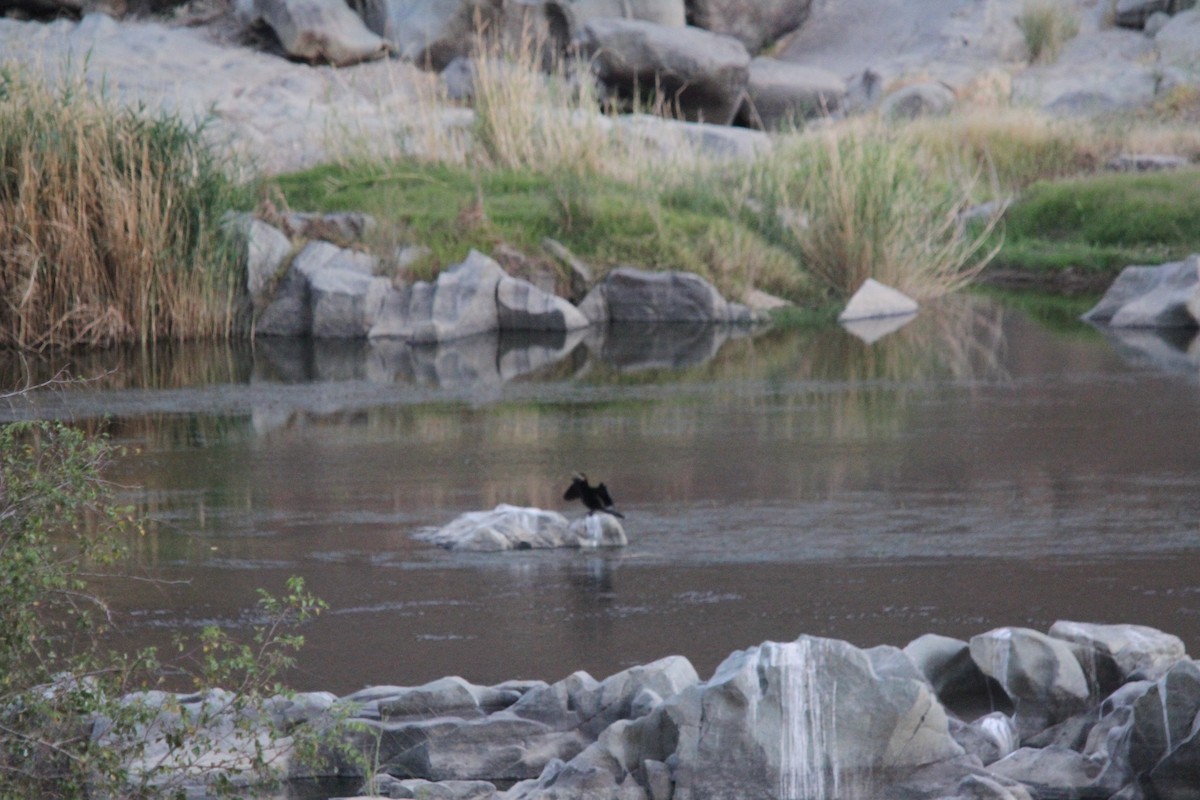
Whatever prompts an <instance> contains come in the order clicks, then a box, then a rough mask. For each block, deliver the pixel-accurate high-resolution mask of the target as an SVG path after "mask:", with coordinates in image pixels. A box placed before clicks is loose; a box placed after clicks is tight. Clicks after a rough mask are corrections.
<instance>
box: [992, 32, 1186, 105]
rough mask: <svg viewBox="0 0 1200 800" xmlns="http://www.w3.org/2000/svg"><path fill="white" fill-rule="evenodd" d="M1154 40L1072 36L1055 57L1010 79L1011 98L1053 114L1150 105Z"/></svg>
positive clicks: (1131, 35)
mask: <svg viewBox="0 0 1200 800" xmlns="http://www.w3.org/2000/svg"><path fill="white" fill-rule="evenodd" d="M1156 62H1157V52H1156V49H1155V46H1154V42H1153V41H1152V40H1151V39H1148V38H1147V37H1145V36H1143V35H1142V34H1141V33H1135V32H1132V31H1128V30H1121V29H1119V28H1114V29H1110V30H1101V31H1096V32H1093V33H1090V34H1088V35H1087V36H1078V37H1076V38H1074V39H1072V40H1071V41H1069V42H1067V43H1066V44H1065V45H1064V47H1063V50H1062V52H1061V53H1060V54H1059V57H1058V58H1057V59H1056V60H1055V61H1054V62H1052V63H1049V64H1038V65H1034V66H1032V67H1030V68H1029V69H1027V70H1025V71H1023V72H1021V73H1019V74H1017V75H1016V76H1014V78H1013V91H1012V94H1013V100H1014V101H1015V102H1018V103H1026V104H1032V105H1036V106H1039V107H1041V108H1043V109H1046V110H1049V111H1053V112H1056V113H1059V114H1095V113H1100V112H1106V111H1121V110H1125V109H1130V108H1136V107H1140V106H1144V105H1146V104H1148V103H1150V102H1153V100H1154V98H1155V97H1156V95H1157V92H1158V87H1159V83H1160V81H1161V78H1162V75H1161V69H1160V68H1159V67H1158V66H1157V64H1156Z"/></svg>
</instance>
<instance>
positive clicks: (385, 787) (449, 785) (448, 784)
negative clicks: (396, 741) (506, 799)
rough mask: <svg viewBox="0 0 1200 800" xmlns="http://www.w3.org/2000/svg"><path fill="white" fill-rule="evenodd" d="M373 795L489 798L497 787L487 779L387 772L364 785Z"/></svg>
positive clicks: (434, 799)
mask: <svg viewBox="0 0 1200 800" xmlns="http://www.w3.org/2000/svg"><path fill="white" fill-rule="evenodd" d="M362 793H363V794H369V795H370V796H372V797H392V798H402V799H403V800H407V799H408V798H421V800H490V798H493V797H496V796H497V795H498V793H497V792H496V787H495V785H494V784H491V783H488V782H487V781H427V780H423V779H421V778H407V779H401V778H393V777H392V776H391V775H388V774H387V773H386V772H385V773H383V774H382V775H377V776H375V777H374V778H373V779H372V780H371V781H370V783H368V784H367V785H366V786H364V787H363V789H362Z"/></svg>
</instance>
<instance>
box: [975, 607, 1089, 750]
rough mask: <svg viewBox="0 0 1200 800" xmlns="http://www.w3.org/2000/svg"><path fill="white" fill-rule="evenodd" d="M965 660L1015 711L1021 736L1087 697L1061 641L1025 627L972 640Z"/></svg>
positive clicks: (1063, 714) (1073, 710)
mask: <svg viewBox="0 0 1200 800" xmlns="http://www.w3.org/2000/svg"><path fill="white" fill-rule="evenodd" d="M970 648H971V658H972V659H974V661H975V663H976V664H977V665H978V666H979V669H980V670H981V671H982V672H983V674H984V675H986V676H988V677H989V678H992V679H993V680H995V681H996V682H997V683H999V684H1000V686H1001V687H1002V688H1003V689H1004V691H1005V692H1006V693H1007V694H1008V696H1009V697H1010V698H1011V699H1012V701H1013V703H1014V704H1015V707H1016V714H1015V720H1016V722H1017V727H1018V729H1019V730H1020V731H1021V734H1022V736H1028V735H1030V734H1031V733H1034V732H1036V731H1040V730H1042V729H1043V728H1046V727H1048V726H1049V725H1053V724H1055V723H1057V722H1061V721H1063V720H1065V719H1067V718H1068V717H1070V716H1072V715H1074V714H1076V713H1079V712H1080V711H1082V710H1083V709H1084V708H1085V707H1086V705H1087V702H1088V700H1089V698H1090V697H1091V691H1090V687H1089V686H1088V682H1087V678H1086V676H1085V675H1084V673H1083V669H1082V668H1081V667H1080V666H1079V662H1078V661H1077V660H1076V659H1075V655H1074V653H1072V651H1071V648H1070V647H1069V646H1068V645H1067V643H1066V642H1064V641H1062V640H1061V639H1052V638H1050V637H1049V636H1047V635H1046V634H1044V633H1040V632H1038V631H1035V630H1031V629H1029V628H997V629H995V630H993V631H989V632H987V633H983V634H980V635H978V636H975V637H972V639H971V642H970Z"/></svg>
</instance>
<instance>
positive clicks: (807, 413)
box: [0, 298, 1200, 693]
mask: <svg viewBox="0 0 1200 800" xmlns="http://www.w3.org/2000/svg"><path fill="white" fill-rule="evenodd" d="M1188 338H1189V337H1187V336H1179V335H1175V336H1167V337H1165V338H1164V337H1160V336H1157V335H1155V334H1149V333H1138V334H1130V335H1127V336H1125V337H1124V338H1120V339H1118V338H1115V337H1111V336H1108V335H1105V334H1103V333H1101V332H1098V331H1094V330H1092V329H1091V328H1089V327H1087V326H1085V325H1082V324H1076V323H1072V322H1066V323H1061V322H1060V323H1058V324H1054V325H1050V324H1047V323H1044V322H1039V321H1037V320H1035V319H1032V318H1030V317H1029V316H1027V315H1026V314H1024V313H1023V312H1021V311H1018V310H1016V309H1014V308H1006V307H1004V306H1003V305H1000V304H998V303H997V302H995V301H993V300H988V299H982V298H966V299H960V300H957V301H955V302H953V303H947V304H944V305H943V306H941V307H939V308H937V309H931V310H927V311H924V312H922V314H921V315H920V316H919V317H918V318H917V319H916V320H915V321H914V322H912V323H911V324H909V325H907V326H905V327H903V328H902V329H900V330H899V331H896V332H893V333H891V334H889V335H887V336H884V337H883V338H882V339H880V340H878V341H877V342H875V343H874V344H867V343H865V342H864V341H862V340H861V339H859V338H857V337H856V336H854V335H852V334H850V333H848V332H846V331H844V330H843V329H841V328H836V327H833V328H829V329H825V330H820V331H767V332H759V333H757V334H756V335H753V336H746V335H737V336H729V335H728V334H727V332H725V331H722V330H720V329H704V328H678V327H677V328H667V329H621V330H613V331H611V332H610V333H609V335H608V336H607V337H606V336H603V335H601V334H599V333H597V332H592V333H590V334H588V335H587V336H585V337H571V338H569V339H568V338H564V337H561V336H559V337H533V338H529V337H526V338H521V339H514V338H504V339H496V338H489V337H483V338H480V339H475V340H472V341H470V342H465V343H460V344H458V345H454V346H443V347H441V348H434V349H430V348H419V349H414V348H408V347H406V346H404V345H400V344H396V343H377V344H375V345H371V344H367V343H340V344H324V345H319V344H312V343H300V342H260V343H259V344H258V345H257V346H255V347H253V348H251V347H241V348H233V349H228V348H176V349H173V350H168V351H159V352H158V353H156V354H153V355H150V354H146V353H141V352H138V351H121V352H111V353H104V354H91V355H89V356H86V357H83V356H80V357H76V358H73V359H72V358H70V357H68V356H59V357H56V359H55V361H53V362H51V361H44V362H36V363H33V364H27V365H26V367H24V368H28V369H31V370H32V371H33V373H34V375H35V377H36V376H44V375H49V374H52V373H53V372H54V370H55V369H57V368H58V367H60V366H62V362H64V361H70V362H71V369H72V371H73V372H75V373H76V374H100V373H102V372H105V374H103V375H102V376H101V377H100V378H99V379H98V380H97V381H95V382H94V383H92V384H89V385H88V386H86V387H84V388H82V389H77V388H69V389H64V390H61V391H53V392H46V391H43V392H37V393H35V394H34V395H33V396H32V397H30V398H26V399H22V400H14V401H10V402H9V403H8V404H7V405H6V406H4V407H3V408H0V418H4V419H14V418H22V417H31V416H53V417H62V418H67V419H71V420H74V421H75V422H77V423H79V424H84V425H88V426H92V427H97V428H104V429H106V430H107V431H108V432H109V433H110V434H111V435H112V437H113V439H114V440H115V441H116V442H117V443H119V444H121V445H124V446H126V447H127V448H129V453H128V454H127V455H126V456H124V457H123V458H121V459H120V460H119V462H118V463H117V465H116V468H115V470H114V474H113V478H114V479H115V480H116V481H118V482H119V483H120V484H121V485H123V486H124V487H126V488H125V489H123V490H122V494H123V497H124V498H125V499H127V500H128V501H130V502H132V503H134V504H135V505H137V506H138V507H139V508H140V509H141V510H142V511H143V512H144V514H145V515H146V517H147V519H148V520H149V523H148V528H147V534H146V536H145V537H143V538H142V539H140V540H139V541H138V542H137V548H136V559H135V563H134V564H133V565H131V567H130V569H131V570H133V571H135V572H137V573H138V574H143V575H148V576H152V577H157V578H163V579H167V580H169V581H183V582H184V583H169V584H162V585H154V584H147V583H145V582H141V581H137V582H130V581H123V582H116V583H113V584H112V585H111V587H110V589H109V591H110V593H111V594H112V596H113V598H114V605H115V608H116V609H117V611H118V613H119V619H120V621H121V622H122V625H123V634H122V638H121V639H120V640H119V642H120V643H124V644H151V643H158V644H162V643H165V642H167V641H169V640H170V637H171V635H172V634H173V633H174V632H177V631H193V630H198V629H199V628H200V627H201V626H203V625H206V624H213V623H215V624H219V625H222V626H225V627H226V628H228V629H230V630H231V631H234V632H238V631H247V630H249V628H250V626H251V625H252V624H253V622H254V620H255V616H254V603H255V597H256V594H255V590H256V588H258V587H264V588H267V589H269V590H271V591H274V592H280V591H282V589H283V586H284V582H285V580H286V578H287V576H289V575H300V576H303V577H304V578H305V580H306V581H307V584H308V586H309V588H310V589H311V590H312V591H313V592H315V593H316V594H317V595H319V596H320V597H322V598H323V599H325V600H326V601H327V602H328V603H329V606H330V608H329V611H328V612H326V613H325V614H323V615H322V616H321V617H320V618H319V619H318V620H316V621H315V622H313V623H311V624H309V625H307V626H306V627H305V628H304V629H303V631H302V632H303V633H304V635H305V637H306V640H307V645H306V647H305V649H304V650H303V651H302V653H301V655H300V661H299V666H298V668H297V669H296V670H295V671H294V672H293V673H292V674H291V675H290V676H289V682H290V683H291V684H292V685H293V686H294V687H295V688H297V689H328V690H331V691H334V692H339V693H344V692H348V691H351V690H354V689H357V688H360V687H362V686H364V685H368V684H401V685H412V684H418V683H423V682H425V681H428V680H432V679H435V678H438V677H442V676H444V675H461V676H463V677H465V678H467V679H469V680H471V681H474V682H477V683H483V684H490V683H496V682H500V681H503V680H506V679H509V678H541V679H545V680H551V681H553V680H557V679H559V678H561V677H564V676H565V675H567V674H569V673H570V672H572V671H574V670H580V669H582V670H587V671H588V672H590V673H591V674H592V675H594V676H596V677H598V678H600V677H604V676H607V675H609V674H612V673H614V672H616V671H618V670H620V669H623V668H625V667H628V666H630V665H633V664H639V663H646V662H648V661H651V660H654V659H657V658H660V657H663V656H667V655H671V654H683V655H685V656H687V657H688V658H689V659H691V660H692V662H693V663H694V664H695V665H696V667H697V669H698V670H699V672H700V673H701V675H705V676H706V675H708V674H710V673H711V671H712V669H713V668H714V667H715V666H716V665H717V663H719V661H720V660H721V659H723V658H724V657H725V656H727V655H728V654H729V653H730V652H732V651H734V650H737V649H741V648H745V647H749V646H753V645H755V644H758V643H760V642H762V641H764V640H768V639H770V640H790V639H793V638H795V637H796V636H798V635H800V634H802V633H808V634H814V635H820V636H830V637H836V638H841V639H846V640H849V641H851V642H853V643H855V644H858V645H861V646H871V645H876V644H894V645H901V646H902V645H904V644H905V643H906V642H908V641H910V640H911V639H913V638H915V637H916V636H919V635H920V634H922V633H926V632H935V633H941V634H945V635H949V636H957V637H963V638H966V637H969V636H971V635H973V634H975V633H980V632H983V631H986V630H989V629H991V628H993V627H996V626H1000V625H1021V626H1030V627H1034V628H1038V629H1042V630H1045V629H1046V628H1047V627H1048V626H1049V625H1050V624H1051V623H1053V622H1054V621H1055V620H1057V619H1076V620H1087V621H1095V622H1135V623H1141V624H1146V625H1152V626H1156V627H1159V628H1162V629H1164V630H1167V631H1170V632H1173V633H1175V634H1178V635H1179V636H1181V637H1182V638H1183V639H1184V641H1185V643H1186V644H1187V645H1188V647H1189V651H1190V652H1191V653H1193V654H1197V653H1200V413H1198V411H1200V382H1198V381H1197V371H1196V365H1195V363H1194V362H1193V361H1191V360H1190V358H1189V357H1188V356H1187V354H1186V347H1187V345H1188V344H1189V342H1188V341H1187V339H1188ZM8 369H9V370H10V372H9V377H8V378H6V380H8V381H9V382H10V383H13V382H15V380H16V378H15V376H16V375H17V374H18V372H17V370H18V366H17V365H12V364H10V365H8ZM575 470H583V471H585V472H587V473H589V475H590V476H592V477H593V479H600V480H604V481H605V482H606V483H607V484H608V486H609V488H610V489H611V491H612V493H613V495H614V496H615V498H616V501H617V504H618V506H619V507H620V508H621V509H622V510H623V511H624V512H625V513H626V515H627V519H626V529H627V531H628V534H629V537H630V545H629V547H627V548H625V549H623V550H621V551H619V552H597V551H590V552H579V551H556V552H549V551H535V552H511V553H495V554H461V553H450V552H446V551H443V550H440V549H437V548H434V547H431V546H429V545H427V544H425V543H422V542H420V541H416V540H414V539H413V536H412V535H413V533H414V532H416V531H419V530H420V529H422V528H424V527H426V526H434V525H440V524H445V523H447V522H449V521H450V520H452V519H454V518H455V517H456V516H457V515H459V514H461V513H463V512H466V511H474V510H479V509H485V508H492V507H493V506H495V505H496V504H498V503H502V502H503V503H514V504H518V505H536V506H541V507H544V508H550V509H557V510H560V511H563V512H564V513H567V514H568V515H577V514H581V513H583V509H582V507H573V506H572V505H570V504H568V503H565V502H563V501H562V499H561V494H562V491H563V490H564V489H565V488H566V485H567V483H568V481H569V477H570V475H571V473H572V472H573V471H575Z"/></svg>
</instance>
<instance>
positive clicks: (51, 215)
mask: <svg viewBox="0 0 1200 800" xmlns="http://www.w3.org/2000/svg"><path fill="white" fill-rule="evenodd" d="M243 192H244V190H243V189H240V188H239V187H237V186H236V185H235V184H234V183H233V182H232V181H231V180H230V179H229V178H228V177H227V176H226V174H225V172H224V171H223V169H222V166H221V164H220V162H219V159H218V157H217V156H216V155H215V154H214V152H213V151H212V150H210V149H209V148H207V147H206V146H205V145H204V144H203V142H202V140H201V137H200V133H199V132H198V131H197V130H195V129H194V128H192V127H189V126H188V125H185V124H184V123H182V122H181V121H179V120H178V119H175V118H171V117H166V116H158V117H148V116H145V115H142V114H139V113H138V112H137V110H118V109H116V108H114V107H112V106H111V105H110V104H108V103H106V102H105V101H104V100H103V99H102V98H99V97H97V96H96V95H95V94H93V93H92V92H91V91H90V90H89V89H88V87H86V86H85V85H84V84H82V83H77V84H70V83H67V84H63V85H60V86H57V87H48V86H46V85H44V84H42V83H40V82H38V81H36V80H34V79H32V78H31V77H29V76H25V75H22V74H20V73H18V72H16V71H14V70H11V69H8V70H3V71H0V301H2V304H0V346H5V347H18V348H25V349H28V348H44V347H61V346H69V345H76V344H91V345H95V344H111V343H114V342H120V341H140V342H143V343H145V342H149V341H152V340H158V339H186V338H193V337H208V336H219V335H225V334H228V333H229V332H231V331H232V330H233V329H234V327H235V324H236V317H237V309H238V299H239V298H238V271H239V265H238V263H237V258H236V254H235V252H234V251H233V249H232V248H230V247H228V246H226V244H225V240H224V237H223V236H222V235H221V233H220V231H219V229H218V227H219V220H220V217H221V214H222V213H223V212H224V211H225V210H227V209H229V208H231V207H237V206H243V205H245V201H244V195H243Z"/></svg>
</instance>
